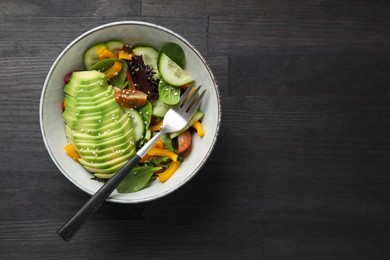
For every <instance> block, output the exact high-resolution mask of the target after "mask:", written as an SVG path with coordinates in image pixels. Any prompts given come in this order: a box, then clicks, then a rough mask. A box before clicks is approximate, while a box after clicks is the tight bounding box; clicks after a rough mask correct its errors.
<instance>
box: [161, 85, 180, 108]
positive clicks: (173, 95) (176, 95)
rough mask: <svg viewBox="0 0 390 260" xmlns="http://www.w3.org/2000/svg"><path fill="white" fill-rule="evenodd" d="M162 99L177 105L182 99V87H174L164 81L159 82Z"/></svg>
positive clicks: (166, 102) (169, 103)
mask: <svg viewBox="0 0 390 260" xmlns="http://www.w3.org/2000/svg"><path fill="white" fill-rule="evenodd" d="M158 94H159V96H160V99H161V100H162V101H163V102H164V103H165V104H168V105H176V104H177V103H179V101H180V87H174V86H171V85H169V84H168V83H166V82H165V81H163V80H162V79H161V80H160V82H159V83H158Z"/></svg>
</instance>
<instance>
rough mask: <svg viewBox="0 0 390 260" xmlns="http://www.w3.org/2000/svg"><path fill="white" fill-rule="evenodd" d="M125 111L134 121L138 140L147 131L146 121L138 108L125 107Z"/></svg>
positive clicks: (136, 139)
mask: <svg viewBox="0 0 390 260" xmlns="http://www.w3.org/2000/svg"><path fill="white" fill-rule="evenodd" d="M124 111H125V113H126V114H127V115H128V116H129V118H130V121H131V122H132V123H133V128H134V138H135V141H136V142H138V141H139V140H141V138H142V136H143V135H144V131H145V123H144V121H143V120H142V116H141V115H140V114H139V113H138V111H137V110H135V109H133V108H124Z"/></svg>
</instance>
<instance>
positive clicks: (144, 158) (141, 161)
mask: <svg viewBox="0 0 390 260" xmlns="http://www.w3.org/2000/svg"><path fill="white" fill-rule="evenodd" d="M153 157H154V156H152V155H149V154H145V155H144V157H142V158H141V160H139V162H140V163H144V162H147V161H149V160H150V159H152V158H153Z"/></svg>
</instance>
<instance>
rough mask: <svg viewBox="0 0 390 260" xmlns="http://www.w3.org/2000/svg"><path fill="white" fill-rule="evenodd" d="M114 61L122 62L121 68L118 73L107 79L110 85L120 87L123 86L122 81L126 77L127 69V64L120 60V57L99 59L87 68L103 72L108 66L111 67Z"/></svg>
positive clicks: (123, 81)
mask: <svg viewBox="0 0 390 260" xmlns="http://www.w3.org/2000/svg"><path fill="white" fill-rule="evenodd" d="M116 61H119V62H121V63H122V69H121V71H119V73H118V75H116V76H114V77H112V78H111V79H110V80H109V82H110V84H111V85H113V86H116V87H119V88H121V87H124V86H125V85H124V83H125V81H126V79H127V77H126V70H127V68H128V66H127V62H126V61H124V60H120V59H105V60H101V61H98V62H96V63H95V64H94V65H93V66H92V67H91V68H90V69H89V70H98V71H101V72H104V71H106V70H108V69H109V68H111V67H112V65H114V63H115V62H116Z"/></svg>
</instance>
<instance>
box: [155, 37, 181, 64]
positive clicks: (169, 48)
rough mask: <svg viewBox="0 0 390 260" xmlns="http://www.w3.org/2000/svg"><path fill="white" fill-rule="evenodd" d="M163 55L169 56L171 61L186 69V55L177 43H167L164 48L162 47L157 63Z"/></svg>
mask: <svg viewBox="0 0 390 260" xmlns="http://www.w3.org/2000/svg"><path fill="white" fill-rule="evenodd" d="M161 53H164V54H165V55H167V56H168V57H169V58H170V59H171V60H173V61H174V62H176V64H177V65H179V66H180V67H181V68H184V65H185V54H184V51H183V49H182V48H181V47H180V45H177V44H176V43H173V42H169V43H166V44H165V45H164V46H162V47H161V49H160V52H159V54H158V57H157V63H158V60H159V58H160V56H161Z"/></svg>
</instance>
